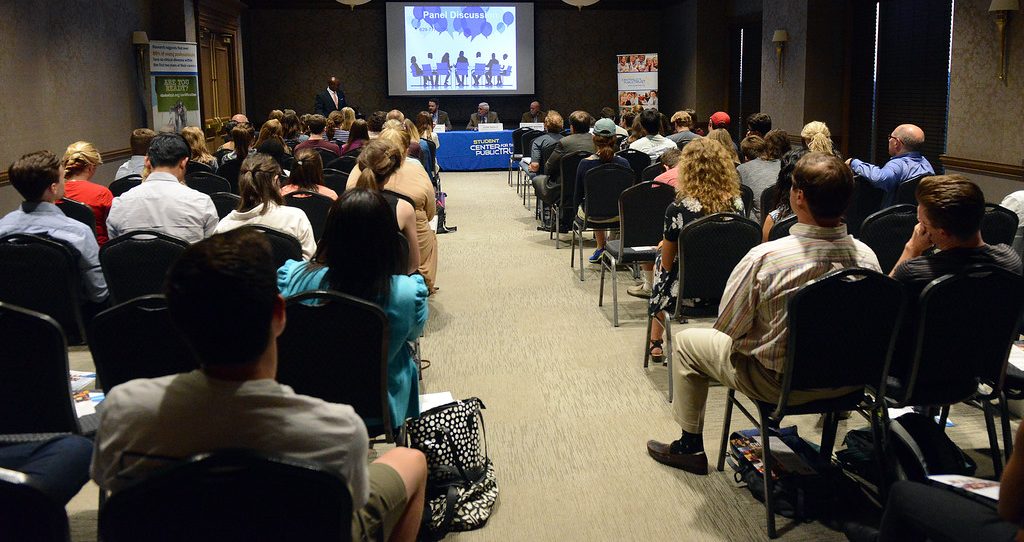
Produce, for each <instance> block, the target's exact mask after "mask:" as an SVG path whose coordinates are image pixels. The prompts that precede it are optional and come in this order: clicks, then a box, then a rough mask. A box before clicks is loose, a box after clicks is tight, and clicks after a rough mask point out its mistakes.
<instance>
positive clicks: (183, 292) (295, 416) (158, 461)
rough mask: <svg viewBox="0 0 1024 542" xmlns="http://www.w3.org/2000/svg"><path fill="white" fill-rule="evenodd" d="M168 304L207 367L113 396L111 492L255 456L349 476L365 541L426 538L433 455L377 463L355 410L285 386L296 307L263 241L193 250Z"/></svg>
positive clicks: (177, 271)
mask: <svg viewBox="0 0 1024 542" xmlns="http://www.w3.org/2000/svg"><path fill="white" fill-rule="evenodd" d="M342 267H351V266H342ZM332 271H333V270H332ZM167 304H168V308H169V312H170V316H171V320H172V322H173V323H174V325H175V327H176V328H177V329H178V330H180V332H181V334H182V336H183V337H184V339H185V340H186V342H188V343H189V345H190V346H191V348H192V350H193V352H195V354H196V357H197V359H198V360H199V362H200V369H197V370H195V371H192V372H189V373H182V374H176V375H170V376H165V377H161V378H155V379H137V380H132V381H131V382H127V383H125V384H121V385H119V386H117V387H116V388H114V389H112V390H110V393H108V394H107V398H106V400H105V401H104V403H103V404H104V408H103V409H102V410H101V411H100V427H99V431H98V432H97V435H96V449H95V454H94V455H93V462H92V468H91V473H92V478H93V480H95V481H96V483H97V484H99V486H100V487H101V488H102V489H104V490H109V491H113V492H115V493H116V492H117V491H119V490H120V489H121V488H123V487H124V486H125V485H126V484H128V483H130V482H131V481H133V480H138V479H142V478H144V477H145V476H146V475H147V474H148V473H150V472H152V470H153V469H154V468H155V467H159V466H165V465H167V464H168V462H169V461H172V460H174V459H178V458H181V459H184V458H187V457H189V456H191V455H194V454H198V453H203V452H210V451H214V450H219V449H225V448H244V449H254V450H258V451H262V452H268V453H274V454H282V455H286V456H290V457H294V458H296V459H298V460H302V461H315V462H318V463H322V464H324V465H326V466H327V467H329V468H332V469H335V470H336V471H337V472H338V473H340V474H342V475H344V476H345V479H346V480H347V481H348V484H349V488H350V490H351V493H352V504H353V514H352V531H353V533H352V539H353V540H364V539H372V540H384V539H390V540H409V541H411V540H414V539H415V537H416V533H417V531H418V529H419V523H420V517H421V513H422V511H423V506H424V487H425V485H426V476H427V469H426V461H425V459H424V456H423V454H422V453H420V452H419V451H416V450H413V449H410V448H403V447H399V448H395V449H393V450H390V451H387V452H385V453H383V454H381V456H380V457H379V458H378V459H377V460H376V461H374V462H373V463H371V464H370V465H369V466H367V464H366V460H367V454H368V453H369V449H368V445H369V441H368V437H367V433H366V425H365V424H364V423H363V421H362V419H360V418H359V415H358V414H356V412H355V411H354V410H353V409H352V407H350V406H348V405H340V404H332V403H327V402H325V401H323V400H321V399H317V398H314V397H308V396H304V395H298V394H296V393H295V392H294V391H292V389H291V388H290V387H288V386H284V385H281V384H279V383H277V382H276V381H275V380H274V377H275V375H276V374H277V341H276V338H277V337H278V336H280V335H281V333H282V331H284V327H285V303H284V299H283V298H282V297H281V295H280V294H279V293H278V289H277V281H276V267H275V266H274V263H273V259H272V257H271V253H270V247H269V244H268V242H267V241H266V240H265V239H264V238H263V237H262V236H261V235H260V234H259V233H257V232H252V231H245V230H239V231H233V232H229V233H226V234H223V235H217V236H214V237H212V238H210V239H207V240H205V241H203V242H201V243H198V244H196V245H194V246H192V247H190V248H189V249H188V250H186V251H185V253H184V254H183V255H182V256H181V258H180V259H179V260H178V261H177V262H176V263H175V264H174V266H172V268H171V270H170V271H169V273H168V281H167ZM364 536H365V538H364Z"/></svg>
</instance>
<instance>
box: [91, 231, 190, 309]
mask: <svg viewBox="0 0 1024 542" xmlns="http://www.w3.org/2000/svg"><path fill="white" fill-rule="evenodd" d="M186 248H188V243H187V242H186V241H183V240H181V239H178V238H177V237H173V236H170V235H167V234H165V233H160V232H158V231H151V230H135V231H131V232H128V233H126V234H124V235H121V236H119V237H116V238H114V239H111V240H110V242H108V243H107V244H105V245H103V248H101V249H100V264H101V265H102V266H103V276H104V277H106V279H107V288H108V289H109V290H110V299H111V301H113V302H114V303H123V302H125V301H128V300H129V299H132V298H135V297H139V296H143V295H149V294H159V293H161V292H162V291H163V286H164V278H165V276H166V275H167V270H168V269H170V268H171V264H173V263H174V261H175V260H177V259H178V257H179V256H181V253H182V252H185V249H186Z"/></svg>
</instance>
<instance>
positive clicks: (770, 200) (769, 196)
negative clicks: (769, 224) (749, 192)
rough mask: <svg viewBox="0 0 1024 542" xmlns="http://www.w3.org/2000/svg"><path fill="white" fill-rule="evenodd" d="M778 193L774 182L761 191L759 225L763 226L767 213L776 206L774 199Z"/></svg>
mask: <svg viewBox="0 0 1024 542" xmlns="http://www.w3.org/2000/svg"><path fill="white" fill-rule="evenodd" d="M778 194H779V187H777V186H775V185H774V184H773V185H771V186H769V187H768V188H765V189H764V191H763V192H761V225H762V226H764V221H765V219H766V218H767V217H768V215H769V214H770V213H771V212H772V211H774V210H775V208H776V207H777V205H776V199H777V196H778Z"/></svg>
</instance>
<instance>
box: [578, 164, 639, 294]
mask: <svg viewBox="0 0 1024 542" xmlns="http://www.w3.org/2000/svg"><path fill="white" fill-rule="evenodd" d="M632 174H633V172H632V171H630V169H629V168H626V167H623V166H620V165H618V164H613V163H606V164H601V165H600V166H597V167H595V168H593V169H591V170H590V171H588V172H587V173H586V175H584V176H583V190H584V192H585V193H586V198H584V200H583V209H582V211H583V218H580V217H579V216H576V217H575V218H574V220H573V221H572V240H571V241H570V242H569V267H572V266H573V264H574V262H575V258H576V251H575V248H576V244H577V239H579V247H580V280H581V281H582V280H583V268H584V266H585V264H584V263H583V232H585V231H590V230H605V229H610V230H618V229H619V221H618V220H616V221H614V222H608V219H610V218H615V217H618V216H619V196H620V195H622V192H623V191H625V190H626V189H627V188H629V187H630V186H632V185H633V180H634V178H633V177H632ZM575 180H576V179H575V177H574V178H573V181H575Z"/></svg>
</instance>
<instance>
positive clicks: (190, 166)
mask: <svg viewBox="0 0 1024 542" xmlns="http://www.w3.org/2000/svg"><path fill="white" fill-rule="evenodd" d="M193 173H216V170H214V169H213V166H210V165H209V164H204V163H202V162H197V161H195V160H189V161H188V163H187V164H185V176H186V177H187V176H189V175H191V174H193Z"/></svg>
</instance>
